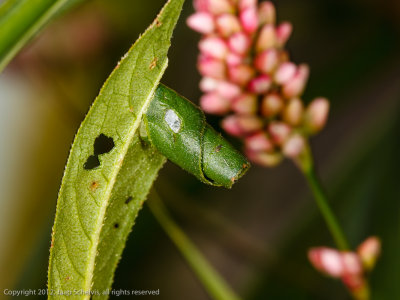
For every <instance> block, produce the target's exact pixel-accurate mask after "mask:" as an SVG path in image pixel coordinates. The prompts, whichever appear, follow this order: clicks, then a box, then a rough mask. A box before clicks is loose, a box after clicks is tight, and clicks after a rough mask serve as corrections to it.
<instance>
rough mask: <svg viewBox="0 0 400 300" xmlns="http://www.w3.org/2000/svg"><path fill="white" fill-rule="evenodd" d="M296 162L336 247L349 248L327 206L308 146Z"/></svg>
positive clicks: (330, 209) (331, 211)
mask: <svg viewBox="0 0 400 300" xmlns="http://www.w3.org/2000/svg"><path fill="white" fill-rule="evenodd" d="M297 163H298V166H299V168H300V170H301V171H302V173H303V174H304V176H305V178H306V179H307V181H308V184H309V186H310V188H311V191H312V193H313V195H314V198H315V201H316V203H317V205H318V208H319V210H320V212H321V214H322V216H323V218H324V220H325V222H326V225H327V226H328V229H329V231H330V233H331V234H332V236H333V239H334V240H335V243H336V245H337V247H338V248H339V249H340V250H349V249H350V247H349V243H348V242H347V239H346V236H345V235H344V233H343V230H342V228H341V226H340V225H339V222H338V220H337V219H336V216H335V214H334V213H333V210H332V208H331V207H330V206H329V202H328V199H327V197H326V195H325V192H324V189H323V188H322V185H321V183H320V181H319V179H318V176H317V174H316V172H315V168H314V163H313V158H312V154H311V150H310V149H309V148H307V150H306V151H305V153H304V154H303V155H302V156H301V157H300V158H299V159H298V161H297Z"/></svg>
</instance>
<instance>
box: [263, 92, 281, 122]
mask: <svg viewBox="0 0 400 300" xmlns="http://www.w3.org/2000/svg"><path fill="white" fill-rule="evenodd" d="M283 105H284V103H283V99H282V98H281V97H280V96H279V95H278V94H275V93H271V94H267V95H265V96H264V98H263V100H262V102H261V114H262V115H263V116H265V117H273V116H275V115H277V114H278V113H280V112H281V110H282V109H283Z"/></svg>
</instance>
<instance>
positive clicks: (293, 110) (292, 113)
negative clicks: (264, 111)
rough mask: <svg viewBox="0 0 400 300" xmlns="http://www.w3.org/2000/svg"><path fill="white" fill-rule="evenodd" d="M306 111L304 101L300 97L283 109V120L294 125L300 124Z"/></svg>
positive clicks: (292, 100)
mask: <svg viewBox="0 0 400 300" xmlns="http://www.w3.org/2000/svg"><path fill="white" fill-rule="evenodd" d="M303 113H304V107H303V102H302V101H301V100H300V99H299V98H293V99H291V100H290V101H289V103H288V104H287V105H286V107H285V109H284V111H283V120H285V122H286V123H288V124H289V125H292V126H298V125H300V122H301V121H302V118H303Z"/></svg>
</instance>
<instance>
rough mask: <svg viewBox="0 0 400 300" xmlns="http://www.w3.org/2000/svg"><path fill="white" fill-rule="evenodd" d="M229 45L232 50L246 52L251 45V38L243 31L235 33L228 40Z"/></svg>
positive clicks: (242, 53) (240, 53) (240, 52)
mask: <svg viewBox="0 0 400 300" xmlns="http://www.w3.org/2000/svg"><path fill="white" fill-rule="evenodd" d="M228 46H229V49H230V50H231V51H233V52H234V53H236V54H239V55H244V54H246V53H247V52H248V51H249V49H250V46H251V40H250V38H249V37H248V35H246V34H244V33H243V32H238V33H235V34H233V35H232V36H231V37H230V38H229V40H228Z"/></svg>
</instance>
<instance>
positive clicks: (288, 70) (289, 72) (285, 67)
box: [274, 62, 297, 84]
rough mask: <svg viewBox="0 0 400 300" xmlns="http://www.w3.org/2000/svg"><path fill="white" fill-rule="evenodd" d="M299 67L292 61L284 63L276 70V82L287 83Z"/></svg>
mask: <svg viewBox="0 0 400 300" xmlns="http://www.w3.org/2000/svg"><path fill="white" fill-rule="evenodd" d="M296 70H297V67H296V65H295V64H294V63H292V62H284V63H282V64H281V65H280V66H279V67H278V69H277V70H276V72H275V76H274V79H275V82H276V83H277V84H285V83H286V82H288V81H289V80H290V79H292V78H293V76H294V75H295V74H296Z"/></svg>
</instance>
